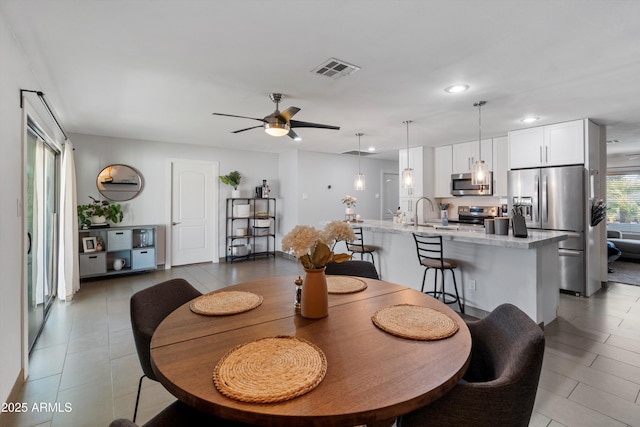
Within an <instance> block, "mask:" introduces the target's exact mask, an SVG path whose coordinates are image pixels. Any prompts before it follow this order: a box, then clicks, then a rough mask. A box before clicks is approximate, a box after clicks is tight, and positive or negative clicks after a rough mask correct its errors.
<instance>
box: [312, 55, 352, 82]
mask: <svg viewBox="0 0 640 427" xmlns="http://www.w3.org/2000/svg"><path fill="white" fill-rule="evenodd" d="M359 69H360V67H358V66H357V65H352V64H349V63H347V62H344V61H341V60H339V59H336V58H329V59H327V60H326V61H325V62H323V63H322V64H320V65H319V66H317V67H316V68H314V69H313V70H311V72H312V73H316V74H319V75H321V76H325V77H329V78H331V79H334V80H336V79H339V78H340V77H345V76H348V75H349V74H351V73H353V72H354V71H358V70H359Z"/></svg>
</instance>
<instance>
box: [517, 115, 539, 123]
mask: <svg viewBox="0 0 640 427" xmlns="http://www.w3.org/2000/svg"><path fill="white" fill-rule="evenodd" d="M538 120H540V117H533V116H530V117H525V118H524V119H522V120H520V121H521V122H522V123H533V122H537V121H538Z"/></svg>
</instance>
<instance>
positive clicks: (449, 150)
mask: <svg viewBox="0 0 640 427" xmlns="http://www.w3.org/2000/svg"><path fill="white" fill-rule="evenodd" d="M452 173H453V146H451V145H445V146H442V147H436V148H435V165H434V175H435V176H434V181H435V192H434V196H435V197H451V174H452Z"/></svg>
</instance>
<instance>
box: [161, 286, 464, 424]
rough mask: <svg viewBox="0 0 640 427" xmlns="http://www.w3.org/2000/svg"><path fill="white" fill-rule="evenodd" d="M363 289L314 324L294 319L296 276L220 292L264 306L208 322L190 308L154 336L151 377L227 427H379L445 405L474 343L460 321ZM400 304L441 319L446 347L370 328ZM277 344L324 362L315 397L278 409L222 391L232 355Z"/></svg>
mask: <svg viewBox="0 0 640 427" xmlns="http://www.w3.org/2000/svg"><path fill="white" fill-rule="evenodd" d="M360 279H361V280H364V281H365V282H366V284H367V287H366V289H364V290H362V291H360V292H356V293H348V294H339V295H333V294H330V295H329V315H328V316H327V317H324V318H321V319H315V320H314V319H307V318H304V317H302V316H300V314H296V313H295V311H294V306H293V302H294V295H295V286H294V280H295V277H293V276H280V277H268V278H264V279H260V280H255V281H251V282H246V283H241V284H237V285H234V286H231V287H227V288H224V289H222V290H223V291H230V290H233V291H249V292H252V293H255V294H258V295H261V296H262V297H263V302H262V304H261V305H260V306H258V307H257V308H254V309H252V310H250V311H247V312H244V313H239V314H233V315H227V316H204V315H200V314H195V313H194V312H192V311H191V309H190V307H189V303H186V304H184V305H182V306H181V307H179V308H178V309H176V310H175V311H174V312H173V313H171V314H170V315H169V316H168V317H167V318H166V319H165V320H164V321H163V322H162V323H161V324H160V325H159V327H158V328H157V330H156V331H155V333H154V335H153V339H152V342H151V360H152V365H153V368H154V371H155V372H156V374H157V376H158V378H159V380H160V382H161V383H162V384H163V385H164V387H165V388H166V389H167V390H169V391H170V392H171V393H172V394H173V395H174V396H176V397H177V398H178V399H179V400H181V401H183V402H185V403H186V404H188V405H190V406H192V407H194V408H197V409H198V410H201V411H204V412H207V413H210V414H213V415H215V416H218V417H221V418H224V419H229V420H234V421H241V422H245V423H249V424H254V425H264V426H292V427H302V426H305V427H308V426H350V427H353V426H356V425H363V424H366V425H369V426H374V425H375V426H377V425H383V423H388V421H389V420H393V419H394V418H395V417H397V416H399V415H402V414H405V413H407V412H410V411H412V410H415V409H418V408H420V407H422V406H425V405H428V404H430V403H431V402H433V401H435V400H437V399H438V398H440V397H442V396H443V395H444V394H446V393H447V392H448V391H449V390H450V389H451V388H453V387H454V386H455V384H456V383H457V382H458V381H459V380H460V379H461V378H462V376H463V374H464V372H465V371H466V369H467V366H468V364H469V360H470V354H471V336H470V333H469V329H468V328H467V326H466V324H465V323H464V321H463V320H462V318H461V317H460V316H459V315H458V314H457V313H456V312H455V311H453V310H452V309H450V308H449V307H448V306H446V305H445V304H443V303H442V302H441V301H438V300H436V299H434V298H432V297H430V296H428V295H426V294H423V293H421V292H418V291H416V290H413V289H410V288H407V287H404V286H400V285H397V284H393V283H389V282H385V281H381V280H373V279H364V278H360ZM398 304H413V305H418V306H425V307H429V308H432V309H435V310H438V311H440V312H442V313H444V314H446V315H448V316H449V317H450V318H452V319H453V320H454V321H455V322H456V323H457V324H458V327H459V330H458V331H457V332H456V333H455V334H454V335H453V336H451V337H449V338H445V339H441V340H435V341H418V340H412V339H405V338H401V337H398V336H394V335H391V334H389V333H387V332H385V331H383V330H381V329H380V328H378V327H377V326H376V325H375V324H374V323H373V322H372V316H373V315H374V313H376V311H378V310H380V309H382V308H385V307H388V306H393V305H398ZM281 335H287V336H296V337H299V338H302V339H304V340H307V341H309V342H311V343H313V344H315V345H316V346H317V347H319V348H320V349H321V350H322V352H323V353H324V354H325V356H326V363H327V371H326V375H325V377H324V379H323V380H322V381H321V382H320V384H319V385H318V386H317V387H316V388H315V389H313V390H311V391H310V392H308V393H306V394H304V395H302V396H299V397H296V398H293V399H291V400H287V401H284V402H279V403H246V402H241V401H238V400H234V399H231V398H228V397H225V396H224V395H222V394H221V393H220V392H219V391H218V390H217V389H216V387H215V386H214V382H213V372H214V368H215V366H216V364H217V363H218V362H219V361H220V360H221V358H222V357H223V356H224V355H225V354H226V353H227V352H229V350H231V349H233V348H235V347H236V346H238V345H241V344H244V343H248V342H253V341H255V340H258V339H261V338H265V337H275V336H281ZM387 425H388V424H387Z"/></svg>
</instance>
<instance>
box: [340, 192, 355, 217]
mask: <svg viewBox="0 0 640 427" xmlns="http://www.w3.org/2000/svg"><path fill="white" fill-rule="evenodd" d="M356 201H358V198H357V197H355V196H350V195H348V194H347V195H346V196H344V199H342V203H343V204H345V205H347V207H346V208H345V213H346V214H347V215H353V214H355V209H354V206H355V205H356Z"/></svg>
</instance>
